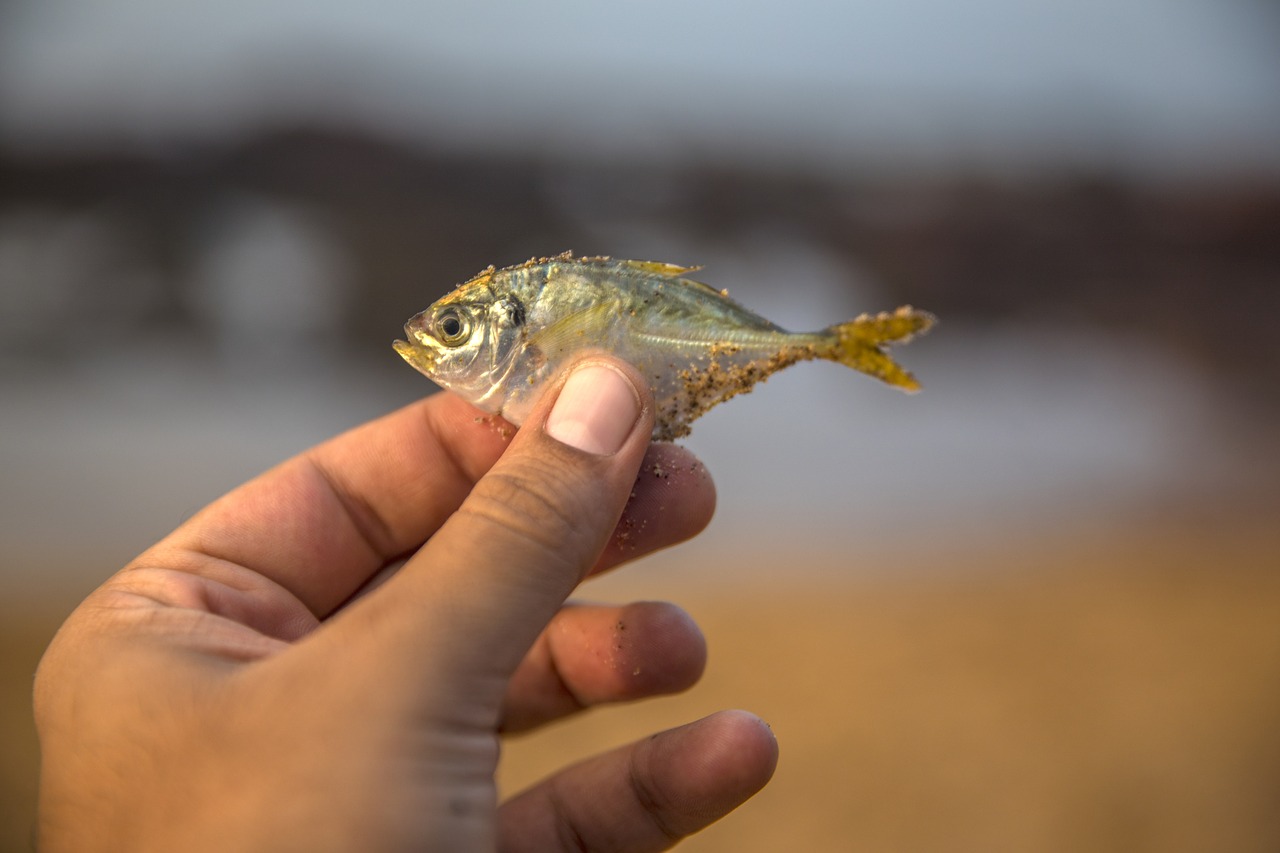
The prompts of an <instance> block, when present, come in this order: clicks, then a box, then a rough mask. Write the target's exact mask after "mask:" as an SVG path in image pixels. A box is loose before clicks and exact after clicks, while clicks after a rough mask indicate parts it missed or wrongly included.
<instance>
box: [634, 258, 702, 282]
mask: <svg viewBox="0 0 1280 853" xmlns="http://www.w3.org/2000/svg"><path fill="white" fill-rule="evenodd" d="M618 264H619V265H620V266H625V267H630V268H631V269H633V270H636V271H637V272H642V273H647V274H648V275H659V276H662V277H663V278H679V277H680V276H682V275H685V274H686V273H691V272H697V271H698V270H700V269H702V267H682V266H680V265H679V264H667V263H663V262H662V261H618Z"/></svg>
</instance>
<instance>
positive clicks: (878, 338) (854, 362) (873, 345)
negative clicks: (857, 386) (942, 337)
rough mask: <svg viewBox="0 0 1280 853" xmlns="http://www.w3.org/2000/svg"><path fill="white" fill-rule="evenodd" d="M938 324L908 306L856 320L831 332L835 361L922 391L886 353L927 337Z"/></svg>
mask: <svg viewBox="0 0 1280 853" xmlns="http://www.w3.org/2000/svg"><path fill="white" fill-rule="evenodd" d="M935 322H936V319H935V318H934V316H933V315H932V314H930V313H929V312H927V311H917V310H916V309H914V308H912V307H911V306H910V305H904V306H902V307H901V308H899V309H898V310H897V311H892V312H891V311H885V312H884V313H881V314H875V315H871V314H863V315H862V316H861V317H858V318H857V319H856V320H850V321H849V322H847V323H841V324H839V325H838V326H832V327H830V328H829V329H827V334H829V335H832V336H834V337H835V340H834V342H833V346H832V352H831V356H830V357H831V359H832V360H833V361H838V362H840V363H841V364H844V365H847V366H848V367H852V368H853V369H854V370H860V371H862V372H863V373H866V374H868V375H870V376H874V377H876V378H877V379H880V380H882V381H884V382H887V383H889V384H890V385H895V386H897V387H898V388H901V389H903V390H904V391H913V392H914V391H919V390H920V383H919V382H918V381H917V380H916V378H915V377H914V376H912V375H911V374H910V373H909V372H908V371H906V370H904V369H903V368H902V367H901V366H899V365H898V363H897V362H895V361H894V360H893V359H892V358H891V357H890V356H889V353H888V352H887V351H886V350H887V348H888V346H889V345H890V344H905V343H906V342H907V341H909V340H911V339H912V338H913V337H915V336H916V335H921V334H924V333H925V332H927V331H929V329H930V328H931V327H932V326H933V324H934V323H935Z"/></svg>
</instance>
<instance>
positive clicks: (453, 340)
mask: <svg viewBox="0 0 1280 853" xmlns="http://www.w3.org/2000/svg"><path fill="white" fill-rule="evenodd" d="M436 332H437V337H439V338H440V340H441V342H442V343H444V344H446V345H448V346H457V345H458V344H460V343H462V342H463V341H464V340H466V338H467V334H468V333H469V332H470V324H469V323H468V322H467V317H466V315H465V314H463V313H462V312H461V311H459V310H458V309H457V308H446V309H444V310H443V311H441V312H440V313H439V314H438V315H437V316H436Z"/></svg>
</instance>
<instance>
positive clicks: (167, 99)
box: [0, 0, 1280, 168]
mask: <svg viewBox="0 0 1280 853" xmlns="http://www.w3.org/2000/svg"><path fill="white" fill-rule="evenodd" d="M1277 14H1278V13H1277V11H1276V10H1275V8H1274V7H1271V6H1270V5H1269V4H1268V3H1266V2H1265V0H1039V2H1027V0H965V2H944V0H894V2H869V0H853V1H852V2H849V0H843V2H841V0H791V2H788V3H769V4H764V3H752V2H744V0H704V2H699V3H688V2H674V0H648V2H645V3H643V4H635V3H622V2H612V3H601V2H573V1H572V0H545V1H544V2H540V3H510V4H505V3H495V2H459V0H436V2H407V1H406V0H366V2H361V3H355V2H348V3H332V2H330V3H324V2H315V0H308V2H303V0H221V2H219V3H217V4H212V3H199V4H197V3H193V2H190V0H14V1H13V2H11V3H10V4H9V5H8V6H7V7H6V8H5V9H4V11H3V12H0V15H2V16H3V17H2V18H0V24H2V26H0V128H2V129H0V140H4V141H8V142H10V143H13V142H15V141H17V142H26V143H27V144H32V143H34V144H50V143H51V142H52V141H61V142H66V141H67V140H76V139H85V138H86V135H88V136H89V137H92V136H94V135H100V134H110V135H112V136H116V137H124V138H134V139H139V140H148V139H152V138H154V137H171V136H175V135H177V136H188V135H195V136H209V135H215V134H226V133H234V132H236V131H238V130H239V129H241V128H243V127H245V126H246V125H253V124H255V123H258V122H260V121H261V120H263V119H264V118H273V119H280V118H281V117H284V118H297V117H308V116H320V117H326V118H346V119H355V120H357V121H360V122H364V123H370V124H372V125H373V126H375V127H379V128H382V129H384V130H389V131H393V132H397V133H401V134H404V135H407V136H409V137H420V138H429V139H434V140H445V141H450V142H454V143H461V144H466V145H472V146H492V147H499V148H505V149H511V148H517V149H527V148H529V147H534V148H544V147H550V148H553V149H561V150H570V151H574V150H624V151H626V150H631V151H634V152H639V153H647V154H654V153H657V154H662V153H664V152H670V151H673V150H675V151H679V150H683V149H685V148H687V147H689V146H693V147H695V148H700V149H701V150H704V151H705V150H707V149H708V148H710V149H717V148H724V149H726V150H730V151H734V150H737V151H747V152H752V151H755V152H764V153H766V154H774V155H777V154H781V155H783V156H792V157H809V156H818V157H830V156H839V155H841V154H848V153H850V152H852V153H855V154H857V153H870V154H872V155H877V156H884V155H886V154H889V153H894V154H897V155H901V156H906V157H908V158H909V157H913V156H917V157H920V158H923V159H929V158H937V157H943V158H946V157H953V158H964V157H966V156H970V155H973V156H977V157H979V158H982V157H987V158H990V157H1002V156H1010V157H1014V158H1016V157H1030V158H1032V159H1035V158H1036V157H1048V158H1050V159H1053V158H1058V159H1066V160H1068V161H1070V160H1072V159H1083V160H1088V159H1090V158H1101V159H1103V160H1108V159H1110V160H1115V161H1120V162H1130V163H1131V164H1133V163H1137V164H1142V163H1147V164H1152V163H1154V164H1156V167H1160V164H1162V163H1164V164H1166V165H1169V166H1170V167H1172V168H1179V167H1181V166H1185V165H1187V164H1190V167H1192V168H1195V167H1196V166H1197V164H1200V165H1204V164H1210V165H1212V164H1213V163H1222V162H1229V161H1234V162H1242V161H1244V162H1247V161H1249V160H1251V159H1253V160H1257V161H1260V162H1267V163H1269V165H1271V166H1272V167H1275V166H1277V164H1280V44H1278V42H1277V38H1276V35H1277V28H1276V26H1275V24H1276V18H1277Z"/></svg>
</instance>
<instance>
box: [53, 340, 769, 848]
mask: <svg viewBox="0 0 1280 853" xmlns="http://www.w3.org/2000/svg"><path fill="white" fill-rule="evenodd" d="M637 389H641V390H637ZM643 389H644V383H643V382H642V381H640V380H639V378H638V377H637V376H636V374H635V373H634V372H633V371H632V370H631V369H630V368H629V367H628V366H626V365H624V364H621V363H619V362H614V361H609V360H606V359H603V358H599V359H594V360H593V361H592V362H590V363H586V364H584V365H580V366H579V367H578V369H577V370H576V371H575V372H573V373H572V374H571V378H570V379H569V380H568V382H567V383H562V384H561V386H560V387H556V388H553V389H551V390H549V391H548V393H547V394H546V395H545V396H544V397H543V399H542V400H541V402H540V404H539V406H538V407H537V408H536V409H535V410H534V412H533V414H532V415H531V416H530V418H529V420H528V421H527V422H526V425H525V427H524V428H523V429H521V430H520V431H519V432H518V433H517V434H516V435H515V437H514V439H512V440H511V441H510V444H509V446H507V439H506V437H505V436H504V435H502V434H501V431H499V430H497V429H494V427H493V424H492V423H490V422H488V421H481V420H480V419H478V418H477V414H478V413H477V412H476V411H475V410H474V409H472V408H471V407H469V406H467V405H466V404H465V403H462V402H461V401H460V400H458V399H457V398H455V397H453V396H452V395H447V394H441V395H436V396H434V397H431V398H428V399H427V400H425V401H423V402H420V403H418V404H415V405H412V406H409V407H407V408H405V409H403V410H401V411H399V412H396V413H394V414H391V415H389V416H387V417H384V418H382V419H381V420H378V421H374V422H372V423H370V424H366V425H365V426H363V427H360V428H358V429H356V430H353V431H352V432H350V433H347V434H345V435H343V436H340V437H338V438H336V439H334V440H332V441H330V442H328V443H326V444H323V445H320V446H319V447H316V448H314V449H313V450H311V451H309V452H307V453H304V454H302V455H301V456H299V457H296V458H295V459H292V460H290V461H288V462H286V463H284V464H282V465H280V466H279V467H277V468H275V469H273V470H271V471H269V472H267V473H266V474H264V475H262V476H261V477H259V478H257V479H256V480H253V481H252V482H250V483H248V484H247V485H245V486H242V487H241V488H239V489H237V490H235V491H233V492H231V493H230V494H228V495H226V496H225V497H223V498H222V499H220V500H218V501H216V502H215V503H213V504H212V505H210V506H209V507H207V508H206V509H204V510H203V511H201V512H200V513H199V514H197V515H196V516H195V517H194V518H192V519H191V520H190V521H189V522H187V523H186V524H184V525H183V526H182V527H180V528H179V529H178V530H177V531H175V532H174V533H173V534H171V535H170V536H169V537H167V538H166V539H164V540H163V541H161V542H160V543H158V544H157V545H155V546H154V547H152V548H151V549H149V550H148V551H146V552H145V553H144V554H142V555H141V556H140V557H139V558H138V559H137V560H135V561H134V562H133V563H132V564H130V565H129V566H128V567H127V568H125V569H124V570H123V571H121V572H120V573H118V574H117V575H115V576H114V577H112V578H111V579H110V580H108V581H107V582H106V583H105V584H104V585H103V586H102V587H101V588H100V589H98V590H97V591H96V592H94V593H93V594H92V595H91V596H90V597H89V598H88V599H87V600H86V601H85V602H84V603H83V604H81V606H80V607H79V608H78V609H77V610H76V611H75V612H74V613H73V614H72V615H71V617H70V618H69V619H68V620H67V622H66V624H65V625H64V626H63V627H62V629H61V631H60V632H59V633H58V636H57V637H56V638H55V640H54V642H53V643H52V645H51V646H50V648H49V650H48V652H47V653H46V655H45V658H44V660H43V661H42V663H41V666H40V670H39V672H38V675H37V679H36V694H35V699H36V717H37V723H38V728H39V732H40V739H41V745H42V750H43V772H42V778H41V808H40V818H39V834H40V842H41V848H42V849H44V850H46V851H55V850H77V851H88V850H99V849H101V850H200V849H211V850H272V851H276V850H288V849H298V850H308V851H313V850H401V849H403V850H415V851H418V850H450V851H454V850H480V849H493V848H495V847H500V848H501V849H504V850H526V849H527V850H556V849H572V850H578V849H589V850H637V851H638V850H660V849H665V848H667V847H669V846H671V845H672V844H674V843H675V842H676V841H677V840H678V839H679V838H681V837H682V836H685V835H687V834H689V833H692V832H694V831H696V830H698V829H700V828H702V827H703V826H705V825H707V824H709V823H711V822H712V821H714V820H716V819H718V818H719V817H721V816H722V815H724V814H726V813H727V812H728V811H730V810H731V809H733V808H734V807H735V806H737V805H738V804H739V803H741V802H742V801H743V800H745V799H746V798H748V797H749V796H751V795H752V794H753V793H754V792H755V791H757V790H758V789H759V788H760V787H761V786H763V785H764V784H765V782H767V781H768V779H769V777H770V775H771V774H772V772H773V767H774V763H775V761H776V744H775V742H774V740H773V737H772V735H771V733H770V732H769V730H768V728H767V727H766V726H764V724H763V723H761V722H760V721H759V720H758V719H757V718H755V717H753V716H751V715H749V714H746V713H744V712H724V713H721V714H716V715H712V716H711V717H708V718H706V719H703V720H700V721H698V722H695V723H692V724H690V725H688V726H685V727H682V728H679V729H675V730H672V731H667V732H663V733H661V734H658V735H655V736H653V737H651V738H649V739H646V740H643V741H639V742H637V743H635V744H632V745H630V746H627V747H624V748H622V749H619V750H617V751H614V752H611V753H607V754H604V755H600V756H597V757H596V758H594V759H591V760H588V761H586V762H584V763H581V764H578V765H576V766H573V767H569V768H568V769H565V770H562V771H560V772H559V773H557V774H556V775H554V776H552V777H551V778H549V779H547V780H545V781H543V782H542V783H541V784H539V785H537V786H535V787H533V788H532V789H530V790H528V791H526V792H524V793H522V794H520V795H517V796H516V797H515V798H513V799H512V800H511V801H508V802H507V803H505V804H504V805H502V806H501V807H499V806H498V804H497V802H496V790H495V786H494V779H493V773H494V769H495V767H496V764H497V761H498V750H499V746H498V745H499V734H500V733H501V732H504V731H512V730H520V729H527V728H530V727H533V726H537V725H539V724H541V723H544V722H546V721H549V720H552V719H555V718H558V717H562V716H564V715H566V714H570V713H573V712H575V711H577V710H579V709H581V708H583V707H587V706H590V705H595V704H599V703H603V702H610V701H616V700H623V699H634V698H638V697H643V696H650V695H656V694H661V693H666V692H673V691H676V690H680V689H684V688H685V687H688V686H689V685H691V684H692V683H693V682H694V681H696V680H697V678H698V677H699V676H700V675H701V671H702V667H703V665H704V661H705V647H704V645H703V640H702V637H701V635H700V633H699V632H698V630H697V628H696V626H694V625H693V623H692V622H691V620H690V619H689V618H688V617H687V616H686V615H685V614H684V613H683V612H681V611H680V610H678V609H677V608H675V607H674V606H672V605H665V604H654V603H642V604H632V605H629V606H627V607H621V608H618V607H602V606H599V607H598V606H587V605H579V606H564V600H565V597H566V596H567V595H568V594H569V593H570V591H572V590H573V589H574V587H575V586H576V585H577V584H578V583H579V581H581V580H582V579H583V577H584V576H586V575H587V574H588V573H589V572H590V571H592V570H595V571H600V570H603V569H606V568H610V567H612V566H615V565H617V564H619V563H622V562H624V561H626V560H629V559H632V558H634V557H637V556H640V555H642V554H645V553H648V552H650V551H653V550H655V549H657V548H660V547H663V546H666V545H669V544H672V543H674V542H677V541H680V540H682V539H685V538H688V537H689V536H692V535H694V534H695V533H696V532H698V531H699V530H700V529H701V528H702V527H703V526H705V524H706V522H707V521H708V520H709V518H710V515H711V511H712V507H713V504H714V491H713V488H712V487H711V485H710V481H709V480H708V479H707V477H706V476H705V473H702V472H701V468H700V466H698V464H697V462H696V460H694V459H693V458H692V457H691V456H690V455H689V454H687V453H685V452H684V451H682V450H680V449H679V448H674V447H670V446H655V447H654V448H652V449H649V450H648V452H649V454H650V456H649V458H650V461H652V460H653V458H654V456H653V454H659V455H660V456H661V458H662V460H663V462H662V464H663V466H664V467H665V468H667V469H668V470H675V471H677V472H683V473H679V474H677V476H675V477H672V478H671V479H668V480H659V479H656V478H654V477H642V478H640V479H639V480H638V481H637V479H636V474H637V470H638V469H639V467H640V465H641V462H642V459H643V458H644V457H645V456H646V449H647V448H648V445H649V439H648V437H649V434H650V431H651V430H652V408H653V407H652V401H651V399H650V398H649V396H648V392H647V391H646V390H643ZM553 406H554V408H553ZM691 471H692V472H693V473H690V472H691ZM633 490H634V491H633ZM629 497H630V502H629V503H628V498H629ZM624 507H625V509H626V515H622V514H623V512H624ZM620 516H622V519H623V520H622V521H621V522H619V518H620ZM615 526H616V530H615ZM424 542H425V543H426V544H423V543H424ZM410 554H411V556H409V557H408V559H407V561H405V562H404V565H403V567H402V568H400V570H399V571H398V572H395V573H394V574H392V573H391V572H390V570H389V569H388V567H390V566H394V565H395V564H396V563H397V562H398V561H400V560H401V559H403V558H404V556H405V555H410ZM377 581H382V582H381V583H377Z"/></svg>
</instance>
